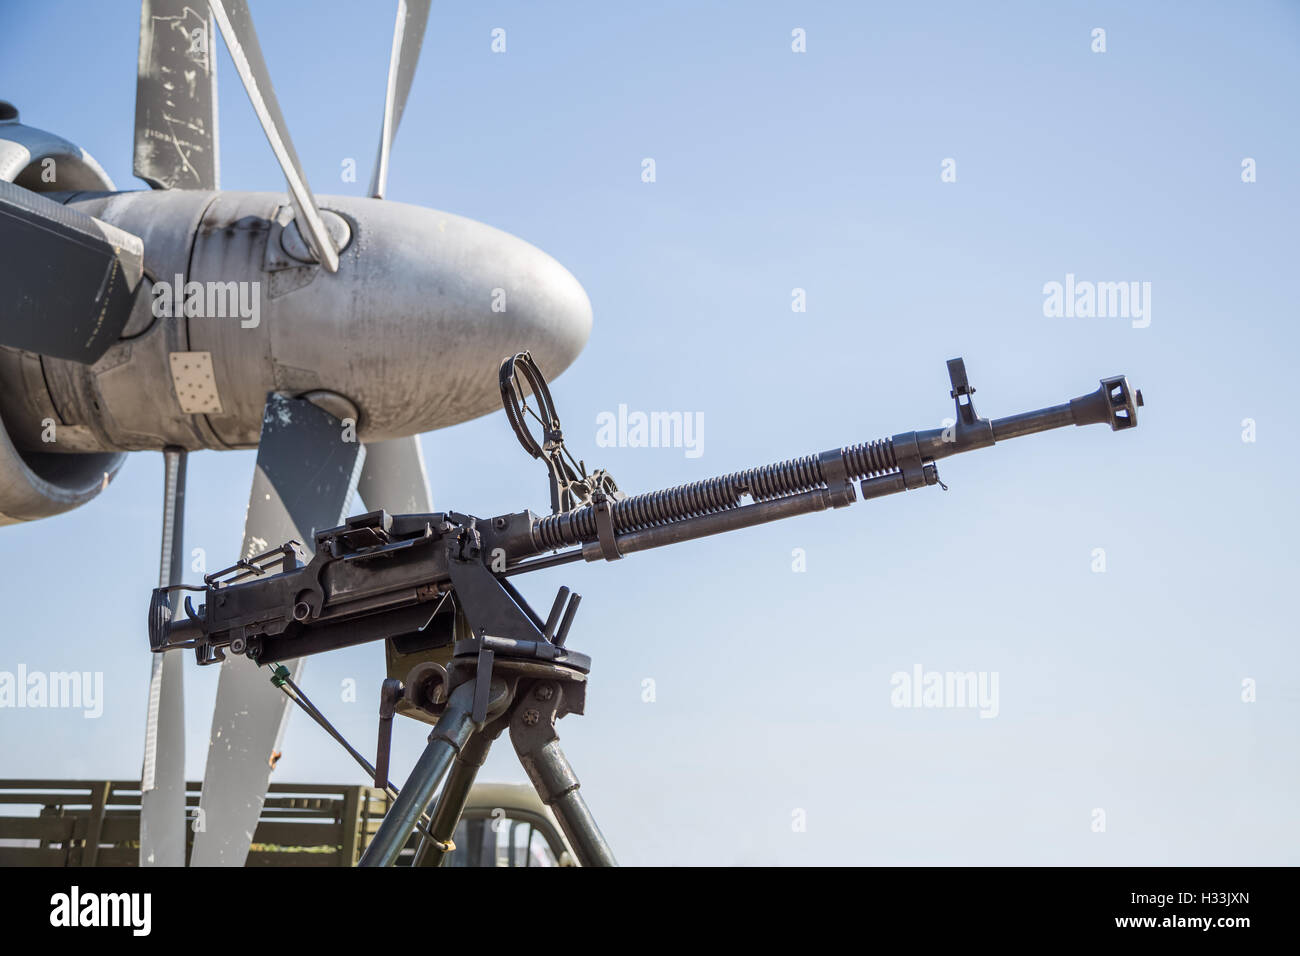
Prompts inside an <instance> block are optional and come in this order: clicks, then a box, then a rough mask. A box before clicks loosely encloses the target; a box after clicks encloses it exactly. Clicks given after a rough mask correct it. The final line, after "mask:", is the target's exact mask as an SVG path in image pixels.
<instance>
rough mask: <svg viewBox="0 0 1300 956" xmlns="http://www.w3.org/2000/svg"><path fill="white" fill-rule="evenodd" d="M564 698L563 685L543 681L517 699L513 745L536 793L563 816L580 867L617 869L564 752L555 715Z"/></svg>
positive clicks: (565, 831) (612, 853)
mask: <svg viewBox="0 0 1300 956" xmlns="http://www.w3.org/2000/svg"><path fill="white" fill-rule="evenodd" d="M562 694H563V685H562V684H561V683H560V682H559V681H548V680H540V681H537V683H535V684H533V685H532V686H531V687H530V688H528V693H527V697H526V699H521V700H520V701H518V702H517V703H516V704H515V707H514V709H513V711H512V713H511V715H510V742H511V743H512V744H514V746H515V753H517V754H518V755H519V762H520V763H521V764H523V767H524V771H525V772H526V773H527V774H528V779H529V780H531V781H532V783H533V787H534V789H536V791H537V795H538V796H539V797H541V798H542V802H543V803H545V804H546V805H547V806H548V807H550V808H551V809H552V810H553V811H555V815H556V817H557V818H559V821H560V829H562V830H563V831H564V835H565V836H566V837H568V839H569V843H570V845H572V847H573V851H574V853H576V854H577V855H578V862H579V863H580V864H581V865H582V866H618V861H616V860H615V859H614V851H613V850H611V849H610V848H609V844H608V843H606V842H605V837H604V835H603V834H602V833H601V832H600V827H598V826H596V821H595V818H593V817H592V815H591V811H590V810H588V809H587V802H586V801H585V800H583V799H582V794H581V793H579V792H578V787H579V786H580V784H579V783H578V777H577V775H576V774H575V773H574V772H573V767H571V766H570V765H569V760H568V758H567V757H565V756H564V751H563V750H561V749H560V737H559V735H558V734H557V733H556V732H555V715H556V711H557V710H558V708H559V704H560V700H561V695H562ZM521 698H522V695H521Z"/></svg>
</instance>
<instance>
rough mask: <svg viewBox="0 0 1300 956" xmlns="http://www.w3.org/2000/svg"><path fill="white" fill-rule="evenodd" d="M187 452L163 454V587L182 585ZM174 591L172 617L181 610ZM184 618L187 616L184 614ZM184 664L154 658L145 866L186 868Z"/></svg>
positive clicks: (144, 792) (144, 794)
mask: <svg viewBox="0 0 1300 956" xmlns="http://www.w3.org/2000/svg"><path fill="white" fill-rule="evenodd" d="M186 458H187V453H186V451H185V450H184V449H182V448H166V449H164V450H163V462H164V469H165V470H164V480H163V528H162V557H161V559H160V560H159V569H158V586H159V587H160V588H165V587H170V586H172V585H175V584H180V583H181V578H182V575H183V572H182V567H181V563H182V561H183V560H184V554H185V550H184V537H185V534H184V526H185V464H186ZM181 606H182V605H181V600H180V594H179V593H178V592H175V591H173V592H172V613H173V614H175V613H176V612H177V611H178V610H179V609H180V608H181ZM182 613H183V612H182ZM184 682H185V659H184V657H183V656H182V655H180V654H154V655H153V673H152V674H150V677H149V709H148V714H147V717H146V719H145V731H144V766H143V768H142V771H141V774H140V865H141V866H184V865H185V690H184V688H185V683H184Z"/></svg>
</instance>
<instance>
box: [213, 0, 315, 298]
mask: <svg viewBox="0 0 1300 956" xmlns="http://www.w3.org/2000/svg"><path fill="white" fill-rule="evenodd" d="M209 5H210V6H211V8H212V15H213V18H214V19H215V20H216V23H217V26H218V27H219V28H220V29H221V35H222V37H224V38H225V41H226V48H227V49H228V50H229V51H230V58H231V60H233V61H234V64H235V71H236V72H237V73H238V74H239V79H240V82H242V83H243V84H244V91H245V92H246V93H247V94H248V101H249V102H250V103H252V104H253V112H254V113H256V114H257V120H258V122H259V123H261V124H262V130H263V132H265V133H266V139H267V142H269V143H270V144H271V151H272V152H273V153H275V159H276V161H277V162H278V163H279V164H280V169H281V170H282V171H283V172H284V178H285V181H286V182H287V183H288V184H289V198H290V201H291V202H292V203H293V210H294V215H295V218H296V219H297V221H298V223H299V224H300V226H301V227H302V231H303V238H304V239H306V240H307V243H308V245H310V246H311V248H312V252H313V253H314V254H315V256H316V259H317V261H319V262H320V263H321V264H322V265H323V266H324V267H325V269H326V271H328V272H335V271H337V270H338V267H339V263H338V251H337V250H336V249H335V247H334V241H333V240H332V239H331V238H330V234H329V232H328V230H326V228H325V224H324V223H323V222H321V218H320V213H319V212H318V210H317V208H316V200H315V198H314V197H313V196H312V192H311V187H310V186H309V185H308V184H307V176H306V175H305V174H304V173H303V171H302V163H300V162H299V161H298V153H297V151H295V150H294V148H293V141H292V140H291V139H290V138H289V128H288V127H287V126H286V125H285V122H284V115H283V114H282V113H281V112H280V103H279V101H278V100H277V99H276V96H275V88H274V87H273V86H272V85H271V75H270V73H269V72H268V71H267V68H266V60H265V59H264V58H263V57H262V47H261V45H260V44H259V43H258V41H257V31H256V30H255V29H254V28H253V16H252V14H251V13H249V10H248V4H247V3H246V2H245V0H209Z"/></svg>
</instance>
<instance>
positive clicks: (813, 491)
mask: <svg viewBox="0 0 1300 956" xmlns="http://www.w3.org/2000/svg"><path fill="white" fill-rule="evenodd" d="M949 373H950V375H951V377H952V381H953V391H952V397H953V399H954V401H955V402H956V408H957V415H958V418H957V421H956V423H955V424H954V425H952V426H950V427H948V428H934V429H928V430H925V431H913V432H903V433H900V434H897V435H894V436H893V437H891V438H883V439H879V440H877V441H873V442H866V443H863V444H859V445H851V446H847V447H844V448H837V449H831V450H830V451H825V452H822V453H821V454H817V455H805V456H804V457H802V458H791V459H787V460H786V461H781V462H776V463H774V464H770V465H764V466H761V467H758V468H749V469H746V470H744V471H739V472H734V473H732V474H729V475H720V476H717V477H714V478H706V479H704V480H702V481H695V482H691V483H690V484H686V485H679V486H677V487H675V488H666V489H662V490H659V491H651V492H646V493H643V494H638V495H633V496H630V497H623V498H614V497H606V496H605V495H603V494H599V493H597V494H595V495H593V496H592V503H591V504H588V505H584V506H582V507H580V508H576V509H574V510H572V511H568V512H562V513H559V514H552V515H547V516H545V517H541V518H534V519H533V520H532V522H531V526H530V527H529V529H528V530H529V535H530V538H531V540H530V542H529V545H530V546H529V547H528V548H526V549H524V550H527V551H531V553H532V554H542V553H545V552H546V551H555V550H559V549H561V548H567V547H575V546H577V547H580V548H581V549H582V556H583V557H584V558H586V560H588V561H597V560H600V559H601V558H604V559H606V560H611V561H612V560H616V559H617V558H620V557H622V556H623V555H624V554H628V553H631V552H633V551H644V550H647V549H649V548H657V547H661V546H662V545H667V544H676V543H678V542H680V541H686V540H690V539H693V538H700V537H705V536H707V535H712V534H721V533H723V532H726V531H732V530H735V529H738V528H746V527H751V526H753V525H756V524H763V523H765V522H768V521H775V520H778V519H781V518H787V517H791V516H793V515H797V514H806V513H809V512H812V511H822V510H825V509H827V508H842V507H845V506H846V505H849V504H851V503H853V502H854V501H855V500H856V499H857V495H856V493H855V490H854V487H853V483H854V482H860V483H861V492H862V496H863V497H864V498H875V497H880V496H882V495H887V494H893V493H895V492H899V491H906V490H909V489H912V488H920V487H923V486H925V485H933V484H936V483H937V482H938V480H939V477H938V472H937V470H936V468H935V465H934V462H935V461H936V460H938V459H940V458H947V457H949V456H951V455H955V454H960V453H961V452H966V451H973V450H974V449H976V448H984V447H987V446H989V445H992V444H994V443H995V442H998V441H1004V440H1006V439H1008V438H1018V437H1020V436H1021V435H1031V434H1034V433H1036V432H1042V431H1048V430H1050V429H1053V428H1062V427H1064V426H1066V425H1090V424H1109V425H1110V427H1111V429H1112V430H1120V429H1123V428H1131V427H1133V426H1135V425H1136V424H1137V406H1139V405H1141V404H1142V393H1141V392H1140V391H1134V390H1132V389H1131V388H1130V387H1129V384H1128V380H1127V379H1126V378H1124V377H1123V376H1115V377H1113V378H1108V379H1102V380H1101V385H1100V387H1099V388H1098V389H1097V390H1096V391H1094V392H1091V393H1089V394H1087V395H1083V396H1080V397H1078V398H1075V399H1071V400H1070V401H1069V402H1066V403H1064V404H1061V405H1053V406H1051V407H1048V408H1041V409H1038V410H1036V411H1032V412H1024V413H1022V414H1019V415H1010V416H1008V417H1006V418H999V419H995V420H993V421H990V420H988V419H986V418H979V417H977V416H976V414H975V410H974V406H973V404H972V403H971V401H970V396H971V394H972V393H973V392H974V389H972V388H970V386H969V384H968V383H967V382H966V375H965V368H964V366H963V365H962V362H961V360H960V359H954V360H953V361H952V362H950V363H949ZM744 497H748V498H749V499H750V501H751V503H748V504H746V503H742V498H744ZM516 553H518V551H516ZM566 560H568V558H566Z"/></svg>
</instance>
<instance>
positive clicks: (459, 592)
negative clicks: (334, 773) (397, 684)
mask: <svg viewBox="0 0 1300 956" xmlns="http://www.w3.org/2000/svg"><path fill="white" fill-rule="evenodd" d="M519 373H522V374H524V376H525V379H526V380H527V381H528V383H529V386H530V388H529V391H531V392H532V393H533V394H534V395H537V396H538V398H539V401H541V402H542V404H543V407H544V410H545V414H546V417H545V420H544V421H543V425H544V428H545V434H544V439H545V440H544V441H543V442H538V441H536V440H534V439H532V436H531V435H528V434H527V432H526V428H525V425H524V422H525V412H527V411H529V410H528V409H527V405H526V402H525V401H524V398H523V396H524V390H523V388H521V387H520V385H519V382H518V379H517V377H516V376H517V374H519ZM948 375H949V378H950V380H951V385H952V389H951V392H950V395H951V397H952V399H953V402H954V405H955V408H956V419H955V422H954V424H953V425H951V426H949V427H946V428H933V429H929V430H925V431H911V432H902V433H900V434H897V435H894V436H892V437H890V438H884V439H879V440H877V441H872V442H867V443H864V444H858V445H851V446H847V447H844V448H837V449H832V450H829V451H824V452H822V453H820V454H815V455H807V456H804V457H802V458H794V459H788V460H786V461H782V462H777V463H775V464H770V465H764V466H761V467H757V468H750V469H747V470H744V471H739V472H734V473H732V474H729V475H722V476H719V477H715V478H707V479H704V480H701V481H695V482H691V483H690V484H686V485H680V486H678V487H675V488H668V489H664V490H660V491H652V492H646V493H643V494H638V495H632V496H628V495H625V494H623V493H622V492H620V491H618V489H617V486H616V485H615V484H614V482H613V480H612V479H611V478H610V477H609V476H608V474H606V473H604V472H601V471H597V472H594V473H593V474H592V475H591V476H588V475H587V474H586V470H585V466H583V465H581V463H575V462H572V458H571V456H567V452H565V451H564V447H563V445H564V442H563V435H562V432H561V430H560V423H559V418H558V416H556V415H555V413H554V408H553V406H552V405H551V404H550V394H549V391H548V390H547V389H546V387H545V381H544V379H542V378H541V375H540V372H539V371H537V369H536V366H535V364H534V363H533V361H532V358H531V356H529V355H528V353H526V352H522V353H520V354H519V355H516V356H514V357H513V358H511V359H507V360H506V363H504V364H503V366H502V395H503V400H504V401H505V407H506V412H507V416H508V417H509V419H510V422H511V425H512V427H514V429H515V431H516V433H517V434H518V435H519V438H520V441H521V442H522V443H523V444H524V447H525V450H527V451H528V452H529V454H530V455H533V456H534V457H537V458H546V459H547V464H548V469H549V474H550V483H551V501H552V508H553V513H552V514H549V515H545V516H542V517H539V516H537V515H535V514H533V513H532V512H531V511H522V512H518V513H514V514H506V515H499V516H497V517H494V518H490V519H486V520H484V519H480V518H476V517H474V516H472V515H465V514H460V513H457V512H438V513H434V514H413V515H397V516H390V515H388V514H387V513H386V512H383V511H374V512H370V513H369V514H364V515H361V516H359V517H355V518H351V519H349V520H348V521H347V523H345V524H344V525H343V526H341V527H338V528H332V529H329V530H327V531H322V532H319V533H318V534H316V536H315V541H314V546H315V547H314V551H313V552H312V553H311V554H308V553H307V552H306V551H304V550H303V548H302V547H301V546H300V545H299V544H298V543H297V542H289V543H288V544H285V545H283V546H282V547H280V548H276V549H274V550H272V551H268V552H266V553H264V554H261V555H258V556H256V557H254V558H251V559H249V560H246V561H241V562H239V563H238V564H236V565H234V566H233V567H231V568H227V569H225V570H224V571H220V572H217V573H216V574H212V575H208V576H207V577H206V578H205V579H204V584H205V587H204V588H188V589H189V590H201V591H203V592H204V603H203V604H202V605H201V606H200V607H199V608H198V609H197V610H195V609H194V607H193V606H192V604H191V603H190V601H189V600H188V599H187V600H186V602H185V612H186V613H185V615H184V616H183V617H178V618H177V619H175V620H173V613H172V609H171V607H170V591H172V590H175V589H174V588H159V589H157V590H155V591H154V593H153V600H152V601H151V603H150V608H149V639H150V644H151V646H152V648H153V650H154V651H156V652H161V651H165V650H168V649H172V648H180V647H187V648H192V649H194V651H195V654H196V656H197V658H198V661H199V663H200V664H212V663H217V662H219V661H221V660H224V659H225V652H226V651H227V650H229V651H231V652H233V653H237V654H246V655H247V656H249V657H251V658H253V659H254V660H258V661H261V662H268V661H277V660H284V659H289V658H296V657H302V656H304V655H307V654H315V653H319V652H322V651H327V650H332V649H334V648H339V647H344V646H348V645H352V644H358V643H363V642H366V641H372V640H380V639H389V640H391V641H392V642H393V645H394V646H395V647H396V648H397V649H398V650H399V652H400V653H403V654H416V653H420V652H427V651H431V650H436V649H437V648H440V647H446V646H447V645H451V644H453V643H455V645H456V648H455V654H456V655H457V656H458V657H460V656H463V655H464V654H466V653H469V652H470V651H475V650H478V651H481V650H483V649H489V650H491V649H495V650H496V651H498V652H508V653H509V654H510V655H512V656H513V657H516V658H519V657H523V658H532V659H536V660H546V661H552V662H557V663H563V664H566V665H567V666H568V667H570V668H575V669H577V670H579V671H584V672H585V669H586V663H585V662H586V661H587V659H586V657H585V655H581V654H577V653H576V652H571V651H568V650H567V649H566V648H565V647H564V640H565V637H566V636H567V632H568V628H569V626H570V625H571V624H572V621H573V613H574V611H576V609H577V601H578V598H577V596H576V595H575V596H573V598H572V599H570V598H569V595H568V591H567V589H561V595H560V596H559V597H558V598H557V600H556V603H555V606H554V608H553V609H552V611H551V614H550V616H549V619H548V620H546V621H543V620H542V619H541V617H540V616H539V615H537V614H536V613H535V612H534V611H533V610H532V609H531V608H530V607H529V606H528V604H527V603H526V602H525V601H524V599H523V598H522V597H521V596H520V594H519V593H518V591H516V590H515V588H514V587H513V586H512V585H511V583H510V581H509V579H510V578H511V577H513V576H515V575H518V574H521V573H525V572H528V571H533V570H537V569H540V568H548V567H554V566H556V565H559V564H565V563H568V562H570V561H577V560H587V561H597V560H610V561H613V560H617V559H619V558H622V557H624V556H625V555H627V554H631V553H633V552H636V551H644V550H647V549H650V548H658V547H662V546H664V545H669V544H677V543H680V542H682V541H688V540H691V539H693V538H700V537H704V536H707V535H713V534H720V533H722V532H725V531H734V530H736V529H738V528H745V527H750V526H752V525H756V524H761V523H765V522H768V521H775V520H778V519H781V518H788V517H792V516H794V515H799V514H806V513H808V512H812V511H823V510H826V509H828V508H843V507H846V506H847V505H849V504H852V503H853V502H854V501H855V500H856V498H857V493H856V491H855V487H854V483H855V482H857V483H858V489H859V490H860V491H861V494H862V497H863V498H878V497H880V496H882V495H888V494H894V493H897V492H901V491H907V490H910V489H913V488H920V487H924V486H927V485H933V484H938V483H940V482H939V474H938V470H937V467H936V464H935V462H936V461H938V460H939V459H941V458H947V457H950V456H952V455H956V454H960V453H962V452H967V451H973V450H974V449H976V448H984V447H986V446H989V445H992V444H994V443H996V442H999V441H1005V440H1006V439H1009V438H1017V437H1019V436H1021V435H1029V434H1033V433H1035V432H1041V431H1047V430H1049V429H1052V428H1062V427H1064V426H1066V425H1090V424H1108V425H1110V427H1111V429H1112V430H1115V431H1118V430H1121V429H1127V428H1133V427H1135V426H1136V425H1137V408H1138V406H1140V405H1142V393H1141V392H1140V391H1135V390H1133V389H1131V388H1130V387H1129V383H1128V380H1127V379H1126V378H1124V377H1123V376H1116V377H1114V378H1107V379H1102V381H1101V385H1100V387H1099V388H1098V389H1097V390H1096V391H1094V392H1092V393H1090V394H1088V395H1083V396H1080V397H1079V398H1075V399H1072V400H1070V401H1069V402H1066V403H1064V404H1061V405H1055V406H1052V407H1050V408H1043V409H1039V410H1037V411H1032V412H1025V413H1023V414H1020V415H1012V416H1009V417H1007V418H998V419H993V420H989V419H986V418H980V417H979V416H978V415H977V414H976V412H975V406H974V403H973V401H972V396H973V395H974V393H975V389H973V388H971V386H970V384H969V382H968V381H967V379H966V368H965V364H964V363H963V361H962V360H961V359H960V358H957V359H953V360H951V361H950V362H948ZM575 465H576V467H574V466H575ZM744 498H748V499H749V503H748V504H745V503H742V499H744ZM503 642H504V643H503ZM426 703H428V701H426Z"/></svg>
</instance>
